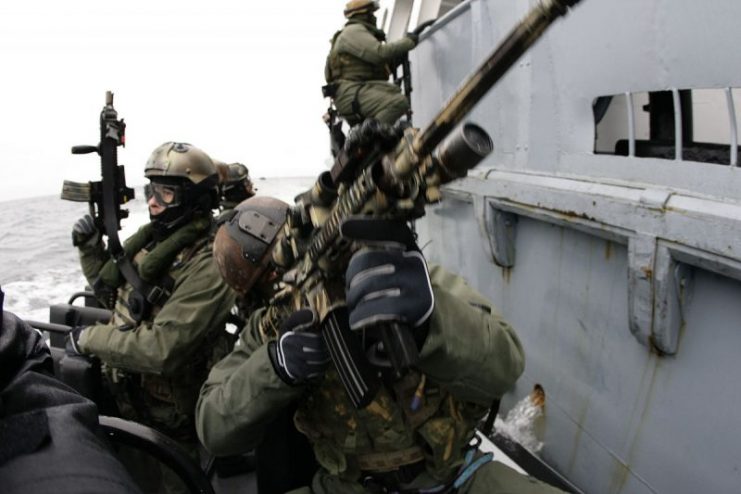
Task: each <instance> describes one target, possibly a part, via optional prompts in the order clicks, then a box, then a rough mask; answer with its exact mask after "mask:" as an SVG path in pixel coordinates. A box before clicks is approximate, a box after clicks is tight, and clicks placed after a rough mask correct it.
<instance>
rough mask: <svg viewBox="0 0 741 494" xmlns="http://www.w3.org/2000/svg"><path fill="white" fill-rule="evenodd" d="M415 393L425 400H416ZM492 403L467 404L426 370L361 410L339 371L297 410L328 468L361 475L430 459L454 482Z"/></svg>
mask: <svg viewBox="0 0 741 494" xmlns="http://www.w3.org/2000/svg"><path fill="white" fill-rule="evenodd" d="M415 394H416V395H417V396H418V397H422V401H421V403H418V405H417V404H415V403H414V401H415V400H414V396H415ZM485 413H486V407H482V406H479V405H473V404H470V403H464V402H462V401H460V400H457V399H456V398H454V397H453V396H452V395H451V394H450V393H448V392H447V391H446V390H445V389H444V388H443V387H441V386H438V385H436V384H435V383H434V382H432V381H431V379H429V378H428V377H426V376H424V375H423V374H421V373H419V372H410V373H408V374H407V375H406V376H405V377H404V378H403V379H402V380H401V381H399V382H397V383H395V384H394V385H393V386H392V387H386V386H384V387H382V388H381V390H380V391H379V393H378V395H377V396H376V398H375V399H374V400H373V402H371V404H370V405H369V406H368V407H366V408H365V409H363V410H356V409H355V408H354V407H353V405H352V403H351V402H350V401H349V399H348V398H347V396H346V394H345V390H344V388H343V387H342V384H341V382H340V380H339V377H338V375H337V373H336V372H335V371H334V369H332V370H331V371H330V372H328V373H327V375H326V376H325V379H324V381H323V382H322V383H321V385H319V387H318V388H317V389H315V391H314V392H313V393H311V394H310V395H309V396H308V399H306V400H305V401H304V402H303V403H302V404H301V406H300V408H299V409H298V411H297V412H296V415H295V417H294V421H295V424H296V427H297V428H298V429H299V430H300V431H301V432H303V433H304V434H306V435H307V436H308V438H309V440H310V442H311V443H312V445H313V447H314V453H315V455H316V458H317V461H318V462H319V464H320V465H321V466H322V467H324V468H325V469H326V470H327V471H328V472H329V473H331V474H333V475H338V476H341V477H342V478H345V479H348V480H352V481H355V480H358V479H359V478H361V474H367V473H369V472H373V473H379V472H390V471H393V470H397V469H399V468H400V467H402V466H405V465H411V464H414V463H418V462H420V461H422V460H424V462H425V467H426V470H427V472H428V473H429V474H430V475H431V476H432V477H433V478H435V479H436V480H438V481H440V482H447V481H450V480H451V478H452V477H453V476H454V475H455V471H456V469H457V467H458V466H459V465H461V464H462V462H463V456H464V453H465V450H466V449H467V446H468V443H469V442H470V440H471V439H472V437H473V435H474V428H475V426H476V423H477V422H478V420H480V419H481V417H482V416H483V415H484V414H485Z"/></svg>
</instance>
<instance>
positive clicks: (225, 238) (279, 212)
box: [213, 196, 289, 296]
mask: <svg viewBox="0 0 741 494" xmlns="http://www.w3.org/2000/svg"><path fill="white" fill-rule="evenodd" d="M288 208H289V207H288V204H286V203H285V202H283V201H281V200H279V199H275V198H273V197H267V196H255V197H251V198H249V199H247V200H245V201H242V202H241V203H240V204H238V205H237V207H236V208H234V210H233V214H232V215H231V217H230V218H229V219H228V220H226V221H225V222H224V223H223V224H222V225H221V226H220V227H219V229H218V230H217V232H216V238H215V240H214V246H213V252H214V259H215V260H216V265H217V266H218V267H219V271H220V272H221V276H222V277H223V278H224V281H226V283H227V285H229V286H230V287H231V288H233V289H234V290H235V291H236V292H237V293H239V294H240V295H242V296H244V295H246V294H247V293H248V292H249V291H250V290H251V289H252V288H253V287H254V286H255V284H256V283H257V282H258V281H259V280H260V279H261V277H262V275H263V274H265V273H266V271H272V268H273V267H274V265H273V262H272V251H273V246H274V244H275V243H276V239H277V237H278V234H279V232H280V230H281V229H282V228H283V225H284V224H285V222H286V215H287V214H288Z"/></svg>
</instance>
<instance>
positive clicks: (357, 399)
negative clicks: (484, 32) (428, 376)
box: [261, 0, 580, 408]
mask: <svg viewBox="0 0 741 494" xmlns="http://www.w3.org/2000/svg"><path fill="white" fill-rule="evenodd" d="M579 1H580V0H541V1H540V2H539V3H538V4H537V5H536V6H535V7H534V8H533V9H532V10H531V11H530V12H529V13H528V14H527V15H526V17H525V18H524V19H523V20H522V21H521V22H520V23H519V24H518V25H517V26H516V27H515V28H514V29H513V30H512V31H511V32H510V33H509V35H508V36H507V37H506V38H505V39H504V41H503V42H502V43H501V44H500V45H499V46H498V47H497V48H496V49H495V50H494V52H493V53H492V54H491V55H490V56H489V58H488V59H487V60H486V61H485V62H484V63H483V64H482V65H481V66H480V67H479V68H478V69H477V70H476V71H475V72H474V73H473V74H472V75H471V76H470V77H469V78H468V79H467V80H466V81H465V82H464V83H463V85H462V86H461V87H460V88H459V89H458V91H457V92H456V93H455V94H454V95H453V97H452V98H451V99H450V100H449V101H448V103H447V104H446V105H445V106H444V107H443V108H442V110H441V111H440V112H439V113H438V114H437V116H436V117H435V119H434V120H433V121H432V123H430V124H429V125H428V126H427V127H425V128H424V129H423V130H421V131H417V130H416V129H413V128H408V129H406V130H405V131H404V133H403V136H402V137H401V139H400V142H398V143H397V144H396V146H395V147H393V150H392V151H391V152H388V147H386V146H383V145H382V144H383V143H382V141H383V140H384V139H379V138H375V139H373V138H372V137H373V136H375V137H378V135H379V133H382V132H381V129H380V128H377V129H373V122H372V121H366V122H365V123H364V124H363V125H361V126H360V127H359V129H357V130H356V131H355V135H354V136H352V137H353V139H351V138H350V137H351V136H349V137H348V141H350V142H348V143H346V144H345V146H344V148H343V149H342V150H341V152H340V153H339V154H338V155H337V157H336V159H335V163H334V166H333V167H332V169H331V171H329V172H324V173H323V174H322V175H320V176H319V179H318V180H317V182H316V184H315V185H314V187H313V188H312V189H311V190H309V191H307V192H306V193H304V194H301V195H300V196H298V197H297V201H296V204H295V205H294V206H293V207H292V208H291V210H290V211H289V215H288V220H287V222H286V224H285V226H284V229H283V231H282V233H281V237H280V240H279V243H278V246H277V248H276V249H275V250H274V254H273V261H274V262H275V263H276V264H277V265H278V266H281V267H283V268H284V269H286V270H287V271H286V275H285V276H284V278H283V281H284V283H285V287H284V289H283V290H282V291H280V292H279V293H278V294H276V296H275V298H274V300H273V301H272V303H271V308H272V310H269V311H268V312H267V315H266V316H265V318H264V319H263V320H262V321H261V329H262V331H263V333H264V334H270V333H272V332H275V331H276V328H277V327H278V324H279V322H280V321H279V320H280V318H281V317H285V315H286V314H287V313H288V312H289V311H290V310H292V309H297V308H300V307H302V306H304V307H305V306H306V305H307V304H308V305H309V306H310V307H311V308H312V309H314V311H315V312H316V313H317V314H318V315H319V318H320V321H321V332H322V335H323V337H324V340H325V342H326V344H327V347H328V349H329V352H330V356H331V358H332V360H333V362H334V365H335V368H336V369H337V372H338V374H339V377H340V379H341V381H342V383H343V385H344V387H345V390H346V391H347V393H348V396H349V398H350V400H351V401H352V403H353V404H354V405H355V406H356V407H358V408H362V407H364V406H366V405H368V404H369V403H370V402H371V401H372V399H373V397H374V396H375V394H376V391H377V389H378V388H379V386H380V385H381V377H380V376H379V369H378V367H373V366H371V365H370V364H369V363H368V361H367V359H366V357H365V350H366V349H367V348H368V345H367V343H368V341H369V339H370V340H372V341H375V342H382V344H383V349H384V351H385V353H386V354H387V356H388V359H389V361H390V363H391V365H392V367H393V372H394V374H395V376H397V377H398V376H400V375H401V374H402V373H403V372H405V370H407V369H409V368H410V367H412V366H414V365H415V364H416V362H417V359H418V354H417V347H416V345H415V343H414V339H413V336H412V334H411V331H410V330H409V329H408V328H403V327H400V326H398V325H396V326H394V327H391V326H389V325H387V324H386V325H383V326H379V327H378V328H373V329H371V330H365V331H364V334H362V335H361V334H358V333H357V332H354V331H351V330H350V329H349V328H348V327H347V324H346V322H345V323H343V319H344V320H346V319H347V317H346V309H345V308H344V305H345V303H344V294H345V286H344V279H343V278H344V272H345V269H346V268H347V264H348V262H349V258H350V256H351V255H352V253H353V252H354V250H355V249H354V246H353V245H352V243H351V242H349V241H348V240H347V239H343V238H342V236H341V235H340V225H341V224H342V222H343V221H344V220H346V219H348V218H350V217H352V216H355V215H361V216H368V215H370V216H373V217H380V218H393V219H401V220H412V219H415V218H418V217H420V216H422V215H423V214H424V207H425V205H426V204H428V203H434V202H437V201H439V200H440V190H439V186H440V185H441V184H445V183H448V182H450V181H453V180H456V179H457V178H460V177H464V176H466V174H467V173H468V170H469V169H471V168H473V167H474V166H476V165H477V164H478V163H479V162H480V161H481V160H482V159H484V158H485V157H486V156H487V155H488V154H489V153H490V152H491V151H492V149H493V145H492V142H491V139H490V138H489V136H488V135H487V134H486V132H485V131H484V130H483V129H482V128H480V127H478V126H477V125H474V124H472V123H465V124H464V125H462V126H460V127H459V126H458V124H460V123H461V121H462V120H463V118H464V117H465V115H466V114H468V112H469V111H470V110H471V108H472V107H473V106H474V105H475V104H476V103H477V102H478V101H479V100H480V99H481V98H482V97H483V96H484V95H485V94H486V93H487V92H488V91H489V89H491V87H492V86H493V85H494V84H495V83H496V82H497V81H498V80H499V79H500V78H501V77H502V76H503V75H504V74H505V73H506V72H507V70H508V69H509V68H510V67H511V66H512V65H513V64H514V63H515V62H516V61H517V60H518V59H519V57H520V56H521V55H522V54H523V53H524V52H525V51H526V50H527V49H528V48H529V47H530V46H532V44H533V43H534V42H535V41H536V40H537V39H538V38H539V37H540V36H541V35H542V34H543V32H544V31H545V30H546V28H547V27H548V26H549V25H550V24H551V23H552V22H553V21H555V20H556V19H557V18H558V17H560V16H562V15H565V14H566V13H567V11H568V10H569V8H570V7H573V6H574V5H575V4H577V3H578V2H579ZM454 129H455V131H454ZM364 133H366V134H367V136H370V137H369V138H365V137H367V136H364ZM280 307H282V309H279V308H280ZM343 311H345V313H344V314H343Z"/></svg>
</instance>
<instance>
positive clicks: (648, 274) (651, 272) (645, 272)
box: [641, 266, 654, 280]
mask: <svg viewBox="0 0 741 494" xmlns="http://www.w3.org/2000/svg"><path fill="white" fill-rule="evenodd" d="M641 271H642V272H643V275H644V276H645V277H646V279H647V280H650V279H652V278H653V277H654V270H653V269H651V268H649V267H648V266H641Z"/></svg>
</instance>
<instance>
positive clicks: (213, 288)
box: [80, 241, 235, 432]
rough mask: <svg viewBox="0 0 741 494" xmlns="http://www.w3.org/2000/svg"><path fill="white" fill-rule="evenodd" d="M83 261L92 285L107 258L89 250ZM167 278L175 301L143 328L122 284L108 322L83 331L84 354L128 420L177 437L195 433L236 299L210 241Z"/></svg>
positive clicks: (181, 259) (185, 254)
mask: <svg viewBox="0 0 741 494" xmlns="http://www.w3.org/2000/svg"><path fill="white" fill-rule="evenodd" d="M146 255H147V251H146V249H145V250H142V251H140V252H139V254H137V255H136V256H135V258H134V262H135V263H137V262H140V261H141V259H142V258H143V256H146ZM80 258H81V264H82V266H83V272H84V274H85V276H86V277H87V278H88V281H90V282H91V283H92V281H93V280H94V279H95V277H96V276H97V274H96V273H97V270H99V269H100V267H101V266H102V265H103V263H104V261H105V252H104V251H103V250H102V247H101V246H100V245H98V246H88V247H86V248H84V249H81V251H80ZM168 276H170V277H171V278H172V280H173V281H174V284H173V288H172V294H171V296H170V297H169V298H168V299H167V301H166V302H165V303H164V305H163V306H162V307H154V309H153V310H152V313H151V315H150V316H149V317H148V318H146V319H145V320H143V321H142V322H141V323H139V324H137V323H136V322H135V321H134V320H133V319H132V318H131V317H130V316H129V313H128V308H127V303H126V301H127V300H128V294H129V293H130V292H131V290H132V287H131V285H129V284H128V283H124V285H123V286H121V287H120V288H119V289H118V296H117V300H116V305H115V307H114V308H113V317H112V319H111V321H110V322H108V323H107V324H96V325H93V326H90V327H88V328H87V329H86V330H85V331H83V333H82V335H81V337H80V347H81V349H82V350H83V351H84V352H85V353H88V354H94V355H95V356H97V357H98V358H100V360H101V361H102V363H103V365H104V371H105V374H106V377H107V378H108V380H109V384H110V385H111V386H112V388H113V392H114V394H115V395H116V401H117V403H118V404H119V408H121V412H122V415H124V417H126V418H130V419H133V420H137V421H141V422H144V423H148V424H150V425H151V424H153V423H154V424H157V425H162V424H164V427H165V428H168V429H170V431H171V432H172V431H175V430H180V429H181V428H183V427H184V428H192V420H193V414H194V409H195V403H196V399H197V397H198V390H199V388H200V385H201V383H202V382H203V381H204V380H205V378H206V375H207V374H208V369H209V368H210V366H211V364H213V363H214V362H215V361H216V360H218V359H219V358H221V357H222V356H223V355H225V354H226V353H227V352H228V348H229V346H230V341H229V335H228V333H226V332H225V331H224V327H225V321H226V318H227V316H228V314H229V311H230V309H231V307H232V306H233V305H234V301H235V294H234V292H233V291H232V290H231V289H230V288H229V287H228V286H227V285H226V284H225V283H224V282H223V280H222V278H221V275H220V274H219V271H218V268H217V266H216V263H215V262H214V261H213V257H212V253H211V246H210V245H209V244H208V243H207V242H205V241H201V242H197V243H196V245H195V246H193V247H191V248H186V249H183V251H181V252H180V253H179V254H178V255H177V256H176V258H175V260H174V262H173V263H172V266H171V267H170V269H169V272H168ZM189 423H190V426H188V424H189Z"/></svg>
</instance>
